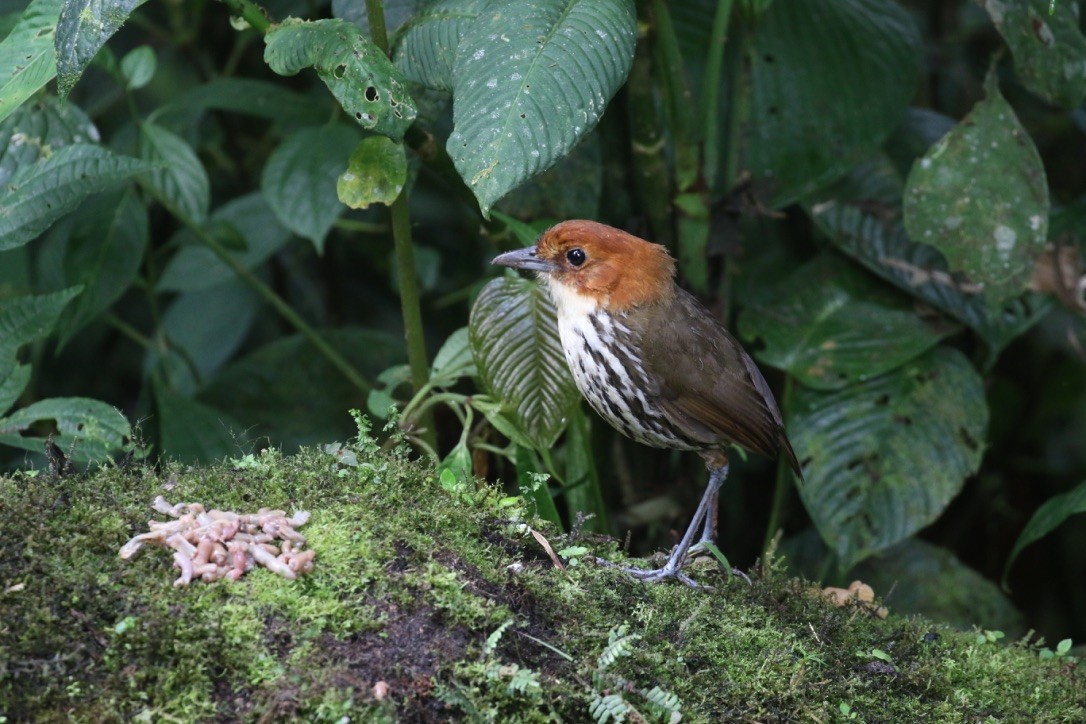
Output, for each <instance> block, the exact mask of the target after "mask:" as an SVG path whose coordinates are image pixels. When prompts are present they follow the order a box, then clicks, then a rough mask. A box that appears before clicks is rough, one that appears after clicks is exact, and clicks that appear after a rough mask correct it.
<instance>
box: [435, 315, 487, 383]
mask: <svg viewBox="0 0 1086 724" xmlns="http://www.w3.org/2000/svg"><path fill="white" fill-rule="evenodd" d="M478 374H479V372H478V370H476V368H475V359H474V357H472V355H471V343H470V340H469V336H468V328H467V327H461V328H460V329H458V330H456V331H455V332H453V333H452V334H450V335H449V337H448V339H446V340H445V344H443V345H441V349H439V350H438V351H437V354H436V355H434V365H433V369H432V370H431V372H430V376H431V378H442V379H448V380H449V381H450V383H451V382H454V381H455V380H456V379H458V378H460V377H475V376H476V375H478Z"/></svg>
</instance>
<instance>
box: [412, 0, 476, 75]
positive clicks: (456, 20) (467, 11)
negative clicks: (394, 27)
mask: <svg viewBox="0 0 1086 724" xmlns="http://www.w3.org/2000/svg"><path fill="white" fill-rule="evenodd" d="M489 3H490V0H466V1H465V0H437V2H434V3H431V4H429V5H427V6H426V7H425V8H423V10H422V11H421V12H419V13H418V14H417V15H415V16H414V17H413V18H411V22H410V24H408V25H407V27H405V28H404V32H403V34H402V35H401V36H400V38H399V40H398V41H397V43H396V49H395V52H394V54H393V59H394V62H395V63H396V67H397V68H399V69H400V70H402V71H403V74H404V75H405V76H406V77H407V79H408V80H409V81H411V82H412V83H418V84H419V85H421V86H423V87H425V88H430V89H433V90H439V91H446V92H450V93H451V92H452V89H453V62H454V61H455V60H456V49H457V48H458V47H459V46H460V39H461V38H462V37H463V36H464V33H465V32H467V30H468V28H470V27H471V25H472V23H474V22H475V19H476V18H478V17H479V13H481V12H482V11H483V10H485V9H486V6H487V5H488V4H489Z"/></svg>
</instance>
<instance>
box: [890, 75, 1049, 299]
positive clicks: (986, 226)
mask: <svg viewBox="0 0 1086 724" xmlns="http://www.w3.org/2000/svg"><path fill="white" fill-rule="evenodd" d="M985 89H986V90H987V94H988V95H987V98H985V99H984V100H982V101H980V102H979V103H977V105H976V106H974V107H973V110H972V111H971V112H970V113H969V115H968V116H967V117H966V118H964V119H963V120H962V122H961V123H960V124H958V126H957V127H956V128H955V129H954V130H952V131H951V132H950V133H948V134H947V135H946V136H944V137H943V139H942V140H940V141H939V142H938V143H936V144H935V145H934V146H933V147H932V148H931V149H930V150H929V151H928V153H927V154H925V155H924V157H923V158H921V159H920V160H919V161H917V162H916V163H915V164H914V165H913V169H912V172H911V173H910V174H909V179H908V181H907V183H906V187H905V199H904V218H905V230H906V231H908V233H909V237H910V238H911V239H912V240H913V241H918V242H922V243H924V244H930V245H931V246H933V247H935V248H936V249H938V250H939V251H941V252H942V253H943V255H944V256H945V257H946V259H947V262H948V263H949V265H950V269H951V271H960V272H963V273H965V275H966V276H967V277H968V278H969V280H970V281H972V282H974V283H976V284H979V285H981V286H982V288H983V291H984V298H985V301H986V302H987V304H988V306H989V308H991V309H998V308H1000V307H1002V306H1003V304H1004V303H1005V302H1006V301H1007V300H1009V299H1011V298H1013V297H1017V296H1019V295H1021V294H1022V293H1023V292H1025V291H1026V288H1027V284H1028V282H1029V278H1030V273H1031V272H1032V270H1033V262H1034V258H1035V256H1036V255H1037V254H1038V253H1039V252H1040V251H1041V250H1042V249H1043V247H1044V244H1045V241H1046V239H1047V234H1048V185H1047V183H1046V181H1045V171H1044V166H1043V165H1042V164H1041V157H1040V155H1039V154H1038V153H1037V148H1036V147H1035V146H1034V145H1033V141H1032V140H1031V139H1030V137H1029V134H1028V133H1027V132H1026V129H1025V128H1023V127H1022V124H1021V123H1019V122H1018V118H1017V117H1016V116H1015V115H1014V111H1013V110H1012V109H1011V107H1010V105H1009V104H1008V103H1007V102H1006V101H1005V100H1003V96H1002V95H1000V93H999V87H998V80H997V76H996V73H995V70H994V68H993V70H992V71H991V72H989V74H988V80H987V81H986V82H985Z"/></svg>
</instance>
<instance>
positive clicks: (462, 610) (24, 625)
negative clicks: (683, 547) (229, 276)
mask: <svg viewBox="0 0 1086 724" xmlns="http://www.w3.org/2000/svg"><path fill="white" fill-rule="evenodd" d="M353 456H355V457H356V458H357V460H356V462H357V464H356V465H343V464H341V463H337V458H336V457H333V456H332V455H329V454H326V453H322V452H317V451H308V452H303V453H300V454H298V455H295V456H290V457H283V456H280V455H278V454H275V453H265V454H263V455H260V456H256V457H247V458H245V459H242V460H238V461H233V462H232V463H227V464H222V465H218V466H214V467H207V468H183V467H180V466H165V467H163V468H162V469H159V470H150V469H146V468H142V467H138V466H135V467H128V468H124V469H122V468H117V467H110V468H105V469H102V470H99V471H96V472H93V473H90V474H87V475H83V474H73V475H68V476H64V477H60V478H56V477H51V476H49V475H47V474H45V473H41V474H38V475H28V474H23V473H20V474H17V475H15V476H13V477H9V478H0V611H2V618H0V721H3V720H4V717H5V716H6V717H7V720H8V721H22V720H36V721H43V720H44V721H50V720H62V719H63V720H77V721H94V722H99V721H132V720H147V721H193V720H216V721H280V720H285V719H292V718H296V719H304V720H309V721H342V717H345V716H347V717H350V718H351V719H352V720H354V721H382V720H388V721H393V720H402V721H434V720H447V719H450V718H465V719H476V720H490V721H548V720H559V719H561V720H568V721H585V720H591V719H592V718H593V716H592V713H596V714H597V715H602V712H604V711H610V712H614V713H618V712H620V711H622V710H624V709H625V708H626V707H628V706H632V707H634V708H636V710H637V712H639V713H640V715H641V716H643V717H645V718H646V719H648V720H654V719H656V720H664V721H666V720H668V718H670V716H671V715H670V712H669V710H670V709H675V708H679V709H681V712H682V717H683V719H684V720H686V721H778V720H797V721H823V722H826V721H842V720H847V719H856V720H864V721H910V722H911V721H987V720H1007V721H1083V720H1086V682H1084V678H1083V675H1082V673H1081V672H1080V670H1079V669H1078V668H1076V666H1075V663H1074V662H1073V661H1071V660H1070V659H1067V658H1049V659H1042V658H1041V657H1039V656H1038V651H1037V649H1036V648H1035V647H1030V646H1027V645H1024V644H1020V645H1010V646H1008V645H1002V644H999V643H993V642H989V641H988V640H986V639H985V637H984V636H978V633H977V632H972V633H970V632H960V631H955V630H952V629H949V628H946V627H943V626H940V625H938V624H934V623H931V622H929V621H924V620H921V619H905V618H899V617H895V616H894V615H893V614H891V616H890V617H889V618H888V619H886V620H882V619H879V618H877V617H876V616H874V615H873V614H872V613H871V611H870V610H868V609H866V608H862V607H859V606H856V607H846V608H836V607H833V606H831V605H829V604H828V603H826V602H824V601H823V600H821V599H819V598H818V597H816V596H813V595H811V593H810V588H809V586H808V585H806V584H804V583H802V582H800V581H797V580H794V579H790V578H788V577H786V576H784V575H783V574H781V573H780V572H779V571H776V570H768V571H761V572H758V573H757V575H755V576H753V585H747V584H746V583H745V582H743V581H740V580H737V579H733V580H731V581H727V580H725V579H724V577H723V576H722V575H721V574H719V573H714V572H709V571H703V572H701V573H699V574H698V575H699V576H701V577H702V578H703V579H704V580H707V581H709V580H711V581H713V582H714V583H715V584H716V588H715V590H713V591H710V592H704V591H700V592H699V591H693V590H689V589H687V588H685V587H683V586H679V585H645V584H642V583H638V582H635V581H632V580H630V579H628V578H627V577H625V576H624V575H622V574H621V573H619V572H616V571H614V570H611V569H606V568H602V567H600V566H597V565H595V564H593V563H591V562H589V560H588V559H587V558H585V559H582V560H581V561H579V565H572V566H568V567H567V568H566V570H565V571H560V570H557V569H556V568H555V567H554V566H553V565H552V563H551V562H550V558H549V557H548V555H547V554H546V553H545V552H544V551H543V550H542V548H541V547H540V545H539V544H538V543H537V542H536V541H535V539H534V538H533V537H532V536H531V535H530V533H529V532H528V531H527V528H526V525H525V523H526V522H530V521H528V520H527V519H526V516H525V512H524V510H523V509H522V507H521V502H520V501H519V499H513V498H507V497H505V496H504V495H503V494H502V493H501V492H500V491H496V490H494V489H491V488H488V487H482V488H476V487H475V486H474V484H471V483H466V484H465V485H464V486H463V487H462V488H461V489H454V490H446V489H443V488H442V486H441V485H440V484H439V482H438V480H437V476H436V475H435V474H434V472H433V471H432V470H431V469H429V468H427V467H425V466H422V465H420V464H418V463H414V462H411V461H409V460H407V459H406V457H405V456H404V455H403V454H397V453H388V452H382V451H380V450H378V449H377V448H376V446H375V445H373V444H372V442H370V441H367V440H365V439H363V440H362V441H361V442H359V443H358V444H357V445H356V446H355V449H354V450H353ZM349 458H351V455H348V456H340V458H339V459H349ZM159 494H163V495H165V496H166V498H167V499H168V500H170V501H171V502H193V501H199V502H202V503H203V504H205V505H206V506H208V507H218V508H223V509H231V510H237V511H240V512H251V511H254V510H255V509H256V508H258V507H261V506H270V507H283V508H287V509H290V510H294V509H306V510H309V511H311V512H312V519H311V521H310V522H309V523H308V524H307V525H306V526H305V527H304V528H302V532H303V533H304V534H305V535H306V536H307V538H308V539H309V542H310V545H311V547H312V548H314V549H315V550H316V551H317V552H318V558H317V565H316V569H315V571H314V572H313V573H312V574H311V575H309V576H306V577H303V578H302V579H300V580H298V581H295V582H289V581H286V580H283V579H281V578H279V577H277V576H274V575H272V574H270V573H268V572H266V571H263V570H258V571H254V572H252V573H250V574H249V575H247V576H246V577H245V578H244V579H242V581H240V582H238V583H230V582H227V581H222V582H217V583H213V584H204V583H194V584H192V585H190V586H189V587H187V588H180V589H175V588H173V586H172V585H171V583H172V581H173V579H174V577H175V574H174V572H173V571H172V570H171V568H170V555H169V553H168V552H167V551H165V550H163V549H157V548H151V549H145V550H144V551H143V552H142V553H141V554H140V555H139V556H138V557H136V558H135V559H133V560H131V561H122V560H120V558H118V556H117V551H118V549H119V548H120V547H121V545H122V544H123V543H124V542H125V541H126V540H127V539H128V538H129V537H130V536H131V535H133V534H135V533H137V532H142V531H144V530H146V523H147V520H148V519H149V518H151V517H152V516H153V513H152V511H151V508H150V502H151V500H152V499H153V498H154V497H155V496H156V495H159ZM532 525H534V526H536V527H537V528H538V529H540V530H541V531H542V533H543V534H544V535H546V536H547V537H548V538H549V539H550V540H551V542H552V543H553V545H554V548H555V549H556V550H560V549H562V548H564V547H570V546H580V547H583V548H586V549H589V550H591V551H593V552H599V553H603V554H606V555H614V550H615V544H614V543H613V542H610V541H606V540H604V539H594V538H589V539H579V540H572V541H571V540H568V539H565V538H563V537H561V536H559V535H557V534H556V533H555V532H554V531H553V530H549V529H547V528H546V527H545V526H542V524H539V523H532ZM377 682H385V684H386V685H387V687H388V694H387V696H386V697H385V698H383V699H382V700H378V699H375V698H374V695H373V691H374V685H375V684H376V683H377ZM630 718H631V719H633V720H636V715H635V714H631V715H630Z"/></svg>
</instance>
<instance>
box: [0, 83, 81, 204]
mask: <svg viewBox="0 0 1086 724" xmlns="http://www.w3.org/2000/svg"><path fill="white" fill-rule="evenodd" d="M99 140H100V139H99V136H98V129H97V128H95V126H94V123H93V122H91V119H90V118H88V117H87V114H86V113H84V112H83V111H82V109H80V108H79V107H78V106H76V105H75V104H72V103H68V102H66V101H62V100H60V99H59V98H57V97H56V96H42V97H41V98H38V99H36V100H34V101H33V102H30V103H24V104H23V105H21V106H19V108H18V109H16V111H15V112H14V113H12V114H11V115H10V116H8V117H7V118H5V119H4V120H3V121H0V188H2V187H3V186H4V185H6V184H7V182H8V181H9V180H10V179H11V177H12V176H14V175H15V172H16V171H18V170H19V169H20V168H22V167H25V166H32V165H34V164H35V163H37V162H38V159H39V158H41V156H42V154H43V153H46V154H48V153H56V152H57V151H58V150H59V149H61V148H63V147H64V146H71V145H72V144H74V143H97V142H98V141H99Z"/></svg>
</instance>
